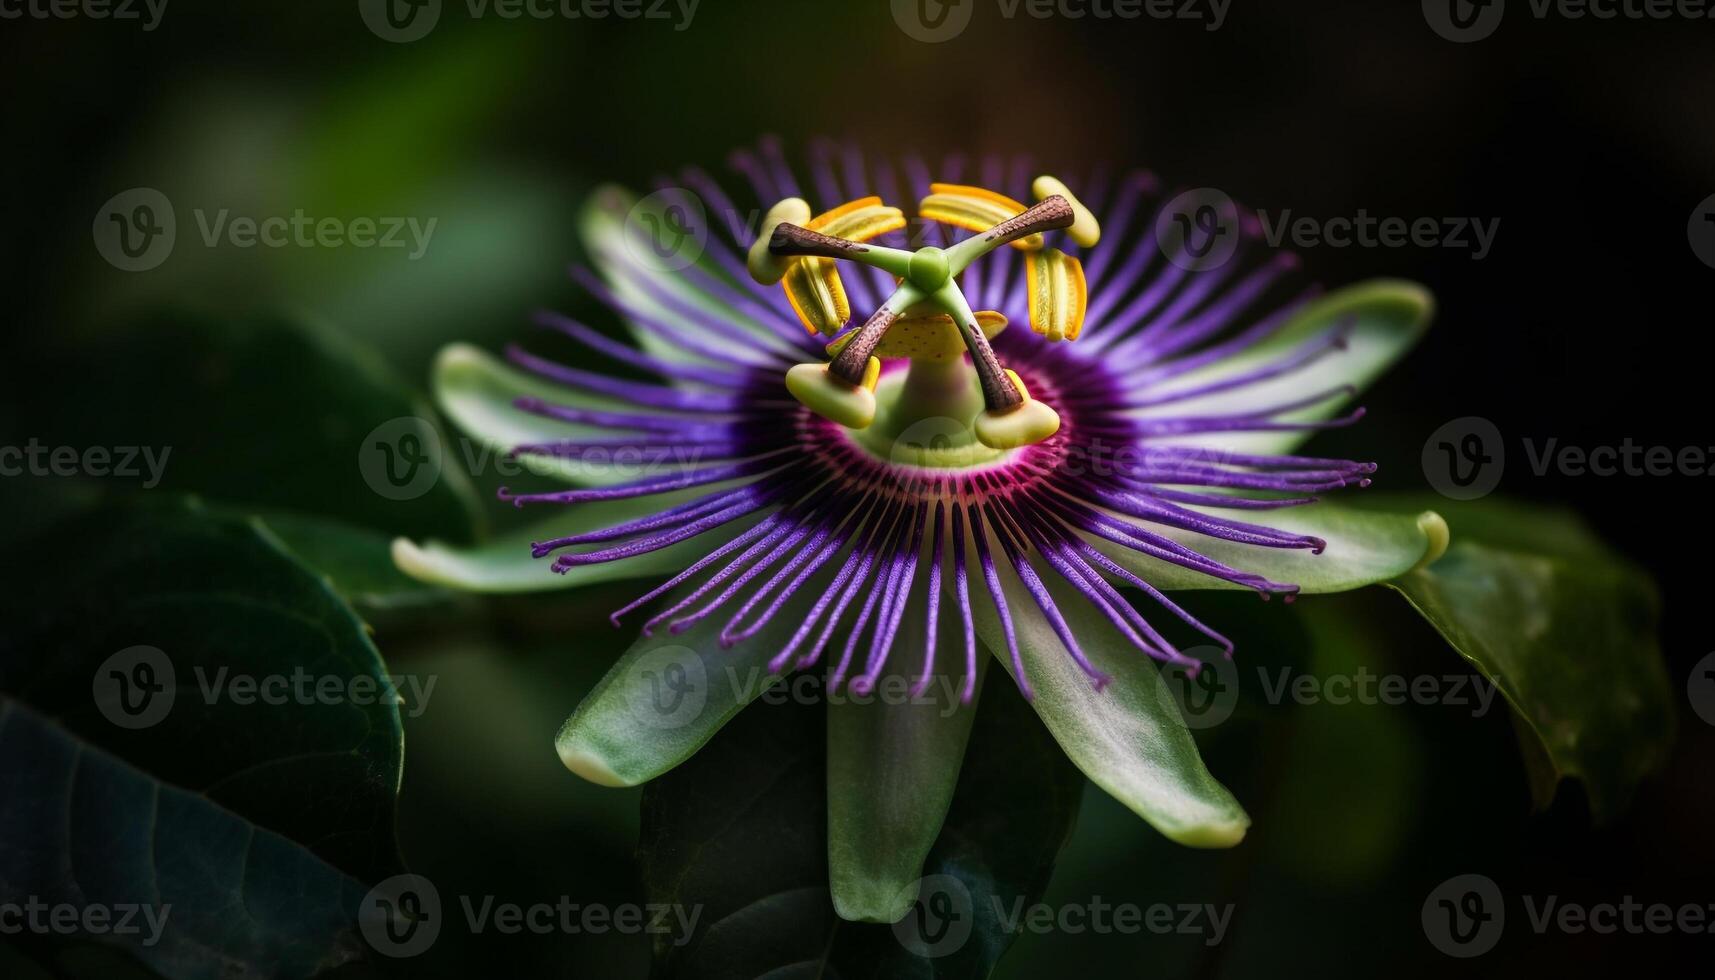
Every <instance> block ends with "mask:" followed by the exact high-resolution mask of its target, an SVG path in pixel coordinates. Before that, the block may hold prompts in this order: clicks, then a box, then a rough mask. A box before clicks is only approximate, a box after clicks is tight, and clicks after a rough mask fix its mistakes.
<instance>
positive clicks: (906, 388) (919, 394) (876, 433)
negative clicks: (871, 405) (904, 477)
mask: <svg viewBox="0 0 1715 980" xmlns="http://www.w3.org/2000/svg"><path fill="white" fill-rule="evenodd" d="M875 406H876V409H875V422H874V423H873V424H871V425H870V426H869V427H868V428H865V429H855V430H848V432H847V435H848V436H849V437H850V438H851V440H852V442H854V443H856V444H857V445H858V446H860V447H862V448H863V449H864V450H865V451H866V452H868V453H869V454H870V455H872V456H875V457H876V458H877V459H880V460H883V461H885V462H888V463H894V464H898V465H905V466H921V467H925V468H929V469H942V470H956V469H968V468H971V467H978V466H987V465H990V464H993V463H996V462H999V461H1000V460H1002V459H1005V458H1006V457H1007V456H1008V455H1009V452H1010V451H1009V450H1003V449H991V448H989V447H988V446H985V445H983V444H982V443H980V442H978V441H977V436H976V430H975V429H974V428H972V423H973V422H974V420H975V419H976V417H977V414H978V413H979V412H981V411H982V410H983V396H982V389H981V388H979V387H978V385H977V376H976V372H975V371H973V370H972V369H971V366H970V365H969V364H968V363H966V361H965V359H964V358H963V357H958V358H953V359H951V360H944V361H943V360H932V359H928V358H913V359H912V361H911V367H910V368H909V369H908V370H906V371H904V372H898V371H895V372H893V373H891V374H886V375H883V376H882V378H881V381H880V382H879V383H877V385H876V388H875Z"/></svg>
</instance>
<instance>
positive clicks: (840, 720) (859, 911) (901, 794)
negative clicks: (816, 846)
mask: <svg viewBox="0 0 1715 980" xmlns="http://www.w3.org/2000/svg"><path fill="white" fill-rule="evenodd" d="M948 612H951V610H950V609H949V610H948ZM914 620H915V622H914ZM948 626H955V627H956V624H954V623H943V624H942V627H941V628H940V629H939V630H938V631H937V643H936V646H937V647H938V648H939V649H938V652H937V654H936V658H935V663H936V664H937V665H946V664H957V665H959V666H960V668H961V669H960V670H959V671H958V672H957V673H946V672H940V671H937V672H936V673H935V674H934V675H933V679H932V682H931V686H930V687H929V688H928V689H927V690H925V691H924V692H923V694H922V695H920V696H918V697H912V696H911V695H910V690H911V688H912V684H913V682H914V681H915V679H916V675H917V667H918V665H917V664H916V663H910V664H907V663H904V662H899V661H902V658H904V657H905V656H906V655H907V651H911V650H912V645H911V644H910V643H908V642H901V643H899V644H896V647H895V655H894V658H893V660H894V661H895V662H890V664H889V669H888V670H887V671H886V672H884V673H883V674H882V676H881V678H880V679H879V680H878V682H877V686H876V690H875V692H874V693H873V694H871V695H869V696H868V697H865V698H862V699H855V698H854V697H853V696H851V695H849V694H847V693H844V692H842V693H841V695H839V696H837V697H835V698H833V699H831V701H830V703H829V705H828V878H829V887H830V888H831V890H832V891H833V899H834V909H835V910H836V911H837V912H838V913H839V915H840V917H841V918H843V919H851V920H856V921H862V922H897V921H899V919H900V917H901V916H903V915H905V913H906V912H907V911H908V910H909V909H910V908H911V905H912V903H913V902H915V901H916V897H917V894H916V889H915V888H912V887H910V886H911V885H912V883H913V882H915V881H916V880H917V879H918V878H921V877H923V861H924V859H925V858H926V857H928V855H929V849H930V847H932V846H933V845H934V843H935V838H936V836H937V835H939V834H940V832H941V822H942V820H944V819H945V818H946V816H947V807H948V806H949V805H950V804H951V803H952V800H953V789H954V787H955V786H956V785H957V783H958V779H959V766H960V763H961V762H962V761H963V760H964V757H965V746H966V743H967V742H968V741H969V740H970V735H971V720H972V719H973V718H974V717H976V707H977V706H976V704H975V703H974V702H973V703H972V704H969V705H964V704H960V703H959V692H960V691H961V690H962V686H963V683H964V676H963V673H964V672H963V669H962V667H963V664H964V650H963V632H962V631H959V630H957V629H956V628H955V629H947V627H948ZM923 628H924V627H923V622H922V617H921V616H920V615H918V616H907V617H906V619H905V622H904V624H903V625H902V626H901V629H900V633H899V635H900V636H901V637H918V638H921V636H922V635H923ZM954 640H957V643H954V642H952V641H954ZM955 646H957V647H959V649H957V650H954V649H953V648H954V647H955ZM910 656H911V657H912V658H913V659H914V658H915V657H916V656H917V654H916V653H915V652H913V653H911V654H910ZM981 666H982V663H981V662H979V669H981ZM979 683H980V678H979ZM860 702H861V703H860Z"/></svg>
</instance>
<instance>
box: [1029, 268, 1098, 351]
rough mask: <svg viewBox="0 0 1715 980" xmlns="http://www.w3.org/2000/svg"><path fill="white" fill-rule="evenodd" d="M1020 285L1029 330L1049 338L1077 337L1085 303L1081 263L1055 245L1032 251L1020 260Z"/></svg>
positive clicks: (1087, 289)
mask: <svg viewBox="0 0 1715 980" xmlns="http://www.w3.org/2000/svg"><path fill="white" fill-rule="evenodd" d="M1024 284H1025V305H1026V306H1027V307H1028V308H1029V310H1030V329H1032V330H1034V331H1036V332H1037V333H1039V334H1042V335H1043V336H1044V337H1047V338H1048V339H1049V340H1077V339H1078V334H1079V333H1082V332H1083V329H1084V309H1085V307H1086V305H1087V304H1088V302H1089V288H1088V287H1087V286H1086V284H1085V282H1084V265H1083V263H1081V262H1079V261H1078V260H1077V259H1075V258H1073V257H1072V256H1070V255H1067V254H1066V253H1064V252H1062V251H1060V250H1059V249H1057V248H1050V249H1045V250H1043V251H1040V252H1036V253H1033V254H1031V255H1029V256H1026V257H1025V260H1024Z"/></svg>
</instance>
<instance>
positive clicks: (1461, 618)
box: [1377, 501, 1674, 821]
mask: <svg viewBox="0 0 1715 980" xmlns="http://www.w3.org/2000/svg"><path fill="white" fill-rule="evenodd" d="M1382 502H1385V501H1378V502H1377V503H1382ZM1444 509H1445V513H1446V516H1447V519H1448V523H1449V525H1450V527H1451V528H1452V535H1453V537H1452V546H1451V547H1450V548H1449V549H1448V551H1447V554H1446V555H1445V556H1444V557H1442V558H1441V560H1439V561H1437V562H1435V563H1434V564H1433V565H1430V566H1429V567H1428V568H1425V569H1421V570H1419V571H1415V572H1412V573H1410V574H1408V575H1405V576H1403V577H1401V578H1399V579H1398V580H1396V581H1394V582H1391V583H1389V585H1390V586H1391V587H1393V588H1395V589H1397V590H1399V592H1400V593H1401V594H1402V595H1404V596H1405V597H1406V599H1407V600H1408V601H1409V602H1410V603H1411V604H1412V606H1413V607H1415V608H1416V609H1417V610H1418V612H1420V613H1422V614H1423V616H1424V617H1425V618H1426V619H1428V620H1429V621H1430V623H1431V624H1432V625H1434V627H1435V628H1436V629H1437V630H1438V631H1439V632H1440V633H1441V635H1442V636H1443V637H1445V638H1446V639H1447V642H1448V643H1450V644H1452V646H1453V648H1454V649H1455V650H1456V651H1458V652H1459V654H1460V655H1461V656H1463V657H1464V658H1465V659H1467V660H1469V661H1470V662H1471V663H1472V664H1474V665H1475V666H1476V667H1477V669H1478V670H1480V671H1482V672H1483V674H1484V675H1485V676H1486V677H1488V678H1489V679H1490V680H1492V681H1494V682H1495V684H1496V685H1497V686H1498V687H1499V688H1500V691H1501V693H1502V695H1503V696H1505V697H1506V699H1507V701H1508V703H1509V704H1511V705H1512V707H1513V709H1514V711H1515V712H1516V713H1517V717H1518V720H1519V722H1520V723H1521V724H1522V725H1524V726H1525V727H1526V728H1527V729H1528V730H1529V731H1530V732H1531V733H1532V734H1533V735H1534V737H1535V738H1536V740H1537V741H1538V742H1539V743H1540V745H1541V749H1542V753H1546V760H1547V761H1548V762H1549V763H1551V765H1552V776H1544V775H1539V776H1538V777H1537V778H1534V779H1533V781H1532V782H1533V790H1534V791H1535V793H1536V796H1537V802H1538V804H1539V805H1546V804H1547V803H1548V802H1549V798H1550V797H1551V795H1552V790H1553V787H1554V785H1555V784H1556V783H1557V781H1558V780H1559V779H1564V778H1567V777H1574V778H1577V779H1578V780H1579V781H1580V782H1581V783H1582V784H1583V786H1584V789H1585V793H1586V795H1587V796H1588V798H1589V801H1590V809H1591V812H1592V815H1593V816H1594V817H1595V818H1596V819H1597V820H1599V821H1600V820H1605V819H1608V818H1611V817H1613V816H1615V815H1616V814H1617V813H1618V812H1619V811H1620V810H1622V809H1623V808H1624V807H1625V806H1626V804H1627V803H1628V801H1629V800H1630V798H1631V796H1632V793H1633V791H1634V790H1635V789H1636V788H1637V785H1638V782H1639V781H1640V780H1642V779H1643V778H1644V776H1646V775H1647V774H1648V773H1650V772H1651V771H1652V770H1654V769H1656V768H1657V767H1659V766H1660V765H1661V764H1662V762H1663V761H1665V759H1666V756H1667V752H1668V749H1669V747H1670V745H1671V743H1672V741H1673V733H1674V695H1673V692H1672V689H1671V687H1670V685H1669V683H1668V680H1667V675H1666V673H1665V670H1664V665H1663V662H1662V657H1661V650H1660V645H1659V640H1658V638H1657V620H1658V615H1659V609H1658V606H1659V601H1658V599H1657V596H1656V591H1655V587H1654V584H1653V583H1652V582H1651V581H1650V579H1649V578H1648V576H1647V575H1646V574H1645V573H1644V572H1642V571H1641V570H1639V569H1638V568H1636V567H1635V566H1633V565H1632V564H1631V563H1629V562H1628V561H1626V560H1625V559H1624V558H1622V557H1620V556H1619V555H1618V554H1615V553H1613V552H1611V551H1609V550H1607V549H1605V548H1603V547H1602V546H1601V545H1600V543H1599V542H1598V541H1597V539H1596V538H1595V537H1594V536H1593V535H1592V534H1591V533H1590V532H1589V531H1588V529H1586V528H1585V527H1584V526H1583V525H1582V524H1581V523H1580V522H1579V521H1578V520H1577V518H1576V517H1574V516H1573V515H1571V514H1569V513H1567V512H1565V511H1562V510H1559V509H1556V508H1537V507H1527V506H1523V505H1519V504H1512V503H1506V502H1504V501H1483V502H1481V503H1466V504H1452V505H1449V506H1447V507H1445V508H1444ZM1542 753H1535V752H1527V753H1526V758H1527V759H1533V758H1534V759H1535V760H1537V761H1538V762H1539V763H1540V762H1541V761H1542V759H1543V754H1542Z"/></svg>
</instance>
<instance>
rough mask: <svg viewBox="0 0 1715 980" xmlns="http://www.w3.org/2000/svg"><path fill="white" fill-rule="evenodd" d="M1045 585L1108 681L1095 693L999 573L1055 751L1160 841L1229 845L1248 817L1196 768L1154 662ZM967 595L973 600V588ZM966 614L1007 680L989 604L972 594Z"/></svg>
mask: <svg viewBox="0 0 1715 980" xmlns="http://www.w3.org/2000/svg"><path fill="white" fill-rule="evenodd" d="M1039 574H1044V573H1043V572H1042V571H1041V570H1039ZM1049 578H1053V581H1052V582H1050V583H1049V588H1050V592H1051V594H1052V596H1053V599H1054V603H1055V605H1056V606H1058V607H1059V610H1060V614H1061V615H1062V616H1064V617H1065V619H1066V623H1067V625H1068V626H1070V627H1071V630H1072V633H1073V635H1075V636H1076V637H1077V638H1078V643H1079V646H1080V647H1081V648H1082V650H1083V652H1084V655H1085V656H1086V657H1087V658H1089V661H1090V663H1091V664H1092V665H1094V666H1095V667H1096V669H1098V670H1100V671H1103V672H1104V673H1106V674H1107V675H1108V676H1109V677H1111V678H1112V683H1110V684H1109V685H1108V686H1107V687H1106V688H1104V689H1103V690H1100V691H1098V690H1096V688H1095V685H1094V684H1092V683H1091V681H1090V678H1089V677H1088V676H1087V675H1085V673H1084V672H1083V671H1082V670H1081V669H1080V668H1079V667H1078V665H1077V663H1075V662H1074V661H1073V659H1072V657H1071V655H1070V654H1069V653H1068V652H1067V650H1066V648H1065V647H1064V646H1063V645H1062V644H1061V642H1060V638H1059V637H1058V636H1057V635H1055V633H1054V631H1053V629H1052V628H1051V627H1050V626H1049V625H1048V621H1047V620H1046V619H1045V618H1044V617H1043V615H1042V613H1041V611H1040V607H1039V606H1037V604H1036V600H1035V599H1033V598H1032V597H1031V596H1030V594H1029V593H1028V592H1027V591H1026V590H1025V589H1024V587H1023V585H1022V583H1020V582H1019V581H1018V580H1017V578H1016V577H1015V576H1014V575H1013V574H1012V573H1011V572H1010V571H1009V570H1006V571H1003V572H1002V581H1003V582H1004V583H1005V585H1006V598H1007V604H1008V608H1009V610H1010V611H1011V614H1012V621H1013V627H1014V629H1015V630H1016V632H1017V636H1018V649H1019V653H1020V655H1021V656H1022V658H1023V660H1024V668H1025V671H1026V673H1027V675H1028V677H1029V681H1030V685H1031V687H1032V688H1033V690H1034V693H1035V697H1034V700H1033V701H1032V705H1033V706H1034V707H1035V709H1036V714H1037V715H1038V716H1039V717H1040V718H1041V719H1042V721H1043V723H1044V724H1045V725H1047V726H1048V730H1049V732H1051V733H1052V734H1053V735H1054V739H1055V741H1057V742H1059V743H1060V747H1061V748H1062V749H1064V750H1065V752H1066V755H1067V757H1068V758H1070V759H1071V760H1072V762H1073V764H1075V765H1076V766H1077V767H1078V768H1079V769H1081V770H1083V772H1084V775H1086V776H1088V777H1090V781H1091V782H1093V783H1095V784H1096V785H1097V786H1100V787H1101V788H1102V789H1104V790H1107V791H1108V792H1109V793H1110V794H1112V795H1113V797H1114V798H1115V799H1117V800H1119V801H1120V802H1121V803H1124V804H1125V805H1126V806H1127V807H1130V808H1131V810H1132V811H1133V812H1135V813H1136V814H1137V815H1138V816H1140V817H1142V818H1143V819H1145V820H1147V821H1149V823H1150V825H1151V826H1153V827H1155V829H1157V830H1159V831H1161V833H1163V834H1164V835H1166V836H1167V837H1168V838H1169V839H1171V840H1174V841H1177V842H1179V843H1181V844H1185V845H1187V846H1190V847H1232V846H1233V845H1235V844H1237V843H1238V842H1239V841H1240V840H1242V839H1243V838H1244V835H1245V828H1247V827H1249V826H1250V817H1248V816H1246V815H1245V811H1244V809H1243V808H1242V807H1240V806H1239V803H1238V801H1237V800H1235V799H1234V798H1233V795H1232V794H1231V793H1230V792H1228V791H1227V789H1226V787H1224V786H1222V785H1221V784H1220V783H1218V782H1216V781H1215V778H1214V777H1213V776H1211V775H1210V774H1209V770H1208V769H1206V768H1204V766H1203V759H1202V756H1201V755H1199V754H1198V751H1197V744H1196V742H1194V741H1192V739H1191V732H1190V730H1189V729H1187V728H1186V726H1185V722H1184V719H1183V717H1182V716H1181V715H1180V713H1179V707H1178V703H1177V702H1175V701H1174V699H1173V695H1172V693H1171V692H1170V691H1169V690H1168V689H1167V684H1166V682H1165V681H1163V680H1162V678H1161V674H1160V672H1159V671H1158V670H1157V669H1156V666H1155V662H1154V661H1153V660H1151V659H1150V658H1149V656H1148V655H1147V654H1145V653H1143V652H1142V651H1140V650H1138V649H1136V648H1135V647H1133V646H1132V645H1131V644H1129V643H1127V642H1126V641H1125V640H1124V639H1123V638H1122V637H1121V636H1120V635H1119V633H1118V632H1117V631H1116V630H1115V629H1114V627H1113V625H1112V624H1111V623H1109V622H1108V620H1107V617H1105V616H1104V615H1102V614H1101V613H1100V612H1098V611H1097V610H1096V609H1095V607H1094V606H1092V605H1091V604H1090V603H1089V601H1088V600H1086V599H1085V598H1084V597H1083V596H1082V595H1081V594H1079V593H1078V592H1076V591H1075V590H1073V589H1072V588H1071V587H1070V586H1068V585H1066V584H1065V582H1064V581H1062V580H1060V579H1058V577H1057V576H1054V574H1053V573H1052V572H1046V573H1045V578H1044V581H1048V579H1049ZM973 588H974V589H975V590H977V592H978V593H981V592H982V589H983V587H982V585H981V584H980V579H979V580H978V582H974V583H973ZM971 607H972V609H973V611H974V612H975V619H976V626H977V630H978V635H980V636H981V637H982V640H983V642H984V643H985V644H987V646H988V648H989V650H991V651H993V652H994V654H995V656H996V657H997V658H998V659H999V660H1000V661H1001V663H1002V664H1004V665H1005V666H1006V668H1007V670H1008V671H1011V670H1012V665H1011V663H1009V662H1008V656H1007V653H1006V640H1005V637H1004V635H1003V634H1002V632H1001V627H1000V621H999V619H998V618H997V616H996V614H995V611H994V608H993V604H992V603H991V602H990V601H989V599H988V597H987V595H986V594H975V595H973V596H972V597H971Z"/></svg>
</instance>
